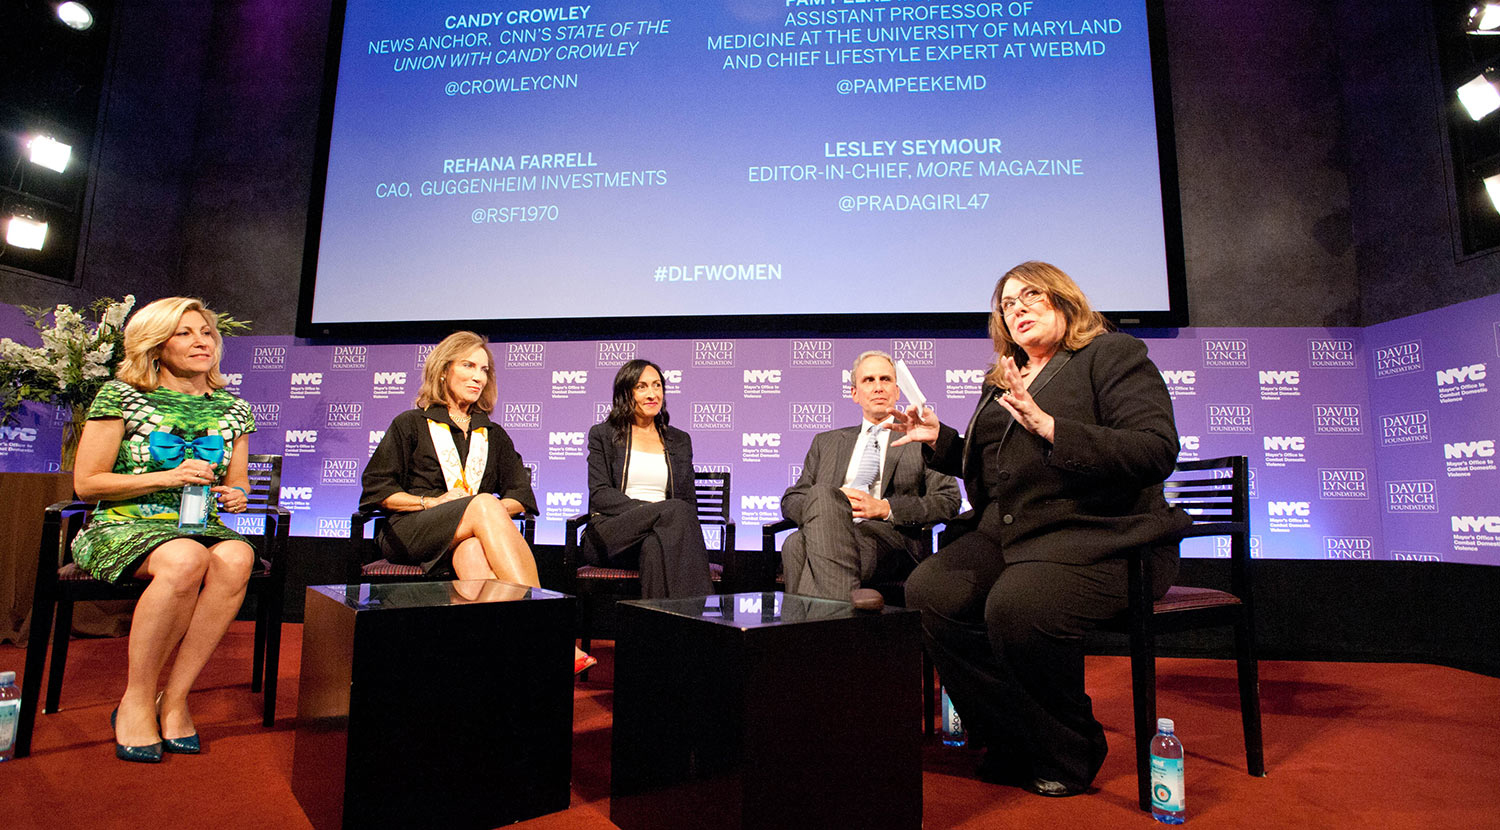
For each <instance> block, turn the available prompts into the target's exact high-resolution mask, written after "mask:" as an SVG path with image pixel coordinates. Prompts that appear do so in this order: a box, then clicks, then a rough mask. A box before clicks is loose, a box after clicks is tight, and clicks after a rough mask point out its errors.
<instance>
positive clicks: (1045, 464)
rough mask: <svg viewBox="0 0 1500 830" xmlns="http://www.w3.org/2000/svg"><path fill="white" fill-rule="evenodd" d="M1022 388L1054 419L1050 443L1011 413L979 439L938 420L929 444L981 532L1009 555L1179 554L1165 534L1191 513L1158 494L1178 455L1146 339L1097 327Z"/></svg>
mask: <svg viewBox="0 0 1500 830" xmlns="http://www.w3.org/2000/svg"><path fill="white" fill-rule="evenodd" d="M1029 390H1030V392H1031V396H1032V398H1033V399H1035V400H1036V403H1037V406H1039V407H1041V408H1042V409H1043V410H1045V411H1046V412H1047V413H1048V414H1049V415H1051V416H1052V417H1053V418H1055V419H1056V423H1057V426H1056V430H1055V433H1054V435H1053V441H1052V443H1050V444H1049V443H1048V442H1047V441H1045V440H1043V439H1042V438H1041V437H1040V436H1037V435H1034V434H1032V433H1030V432H1027V431H1026V429H1025V428H1023V427H1021V426H1019V425H1017V424H1016V423H1015V422H1014V421H1013V420H1012V421H1010V423H1009V425H1008V426H1007V427H1006V428H1005V431H1004V435H1003V436H1002V438H1001V439H1000V441H998V442H992V443H990V444H986V445H983V446H979V445H970V444H968V443H966V441H965V439H964V438H963V437H960V436H959V434H958V433H957V432H956V431H955V430H954V429H953V428H952V427H949V426H947V425H944V426H943V427H942V428H941V429H940V430H939V435H938V439H937V442H936V443H935V444H934V446H932V447H928V448H926V449H925V452H926V456H927V460H928V464H929V466H931V467H933V468H934V469H937V470H940V471H943V472H948V473H951V474H954V475H962V476H963V479H964V488H965V490H966V492H967V493H968V494H969V501H970V503H972V504H973V505H974V516H975V517H977V522H978V530H979V531H980V532H982V533H984V534H985V535H986V536H988V537H990V538H992V539H994V540H996V541H997V542H998V543H999V546H1000V550H1001V555H1003V556H1004V557H1005V561H1006V562H1007V563H1013V562H1025V561H1048V562H1061V563H1065V564H1076V565H1088V564H1093V563H1096V562H1100V561H1103V560H1105V559H1109V558H1113V557H1117V556H1122V555H1124V553H1125V552H1126V551H1128V550H1130V549H1132V548H1137V547H1141V546H1147V545H1150V546H1153V547H1154V548H1156V549H1157V553H1158V555H1160V556H1165V557H1171V558H1174V559H1175V555H1176V550H1177V544H1176V541H1175V538H1172V537H1174V536H1175V534H1176V533H1177V532H1178V531H1180V530H1182V528H1184V527H1186V526H1187V524H1188V523H1189V521H1190V520H1189V518H1188V516H1187V514H1186V513H1184V512H1182V511H1181V510H1179V509H1177V508H1175V507H1171V506H1170V505H1168V504H1167V502H1166V499H1164V498H1163V496H1162V486H1161V482H1162V481H1163V480H1164V479H1165V478H1166V477H1167V476H1168V475H1170V474H1171V472H1172V467H1173V465H1174V464H1175V463H1176V461H1177V450H1178V441H1177V427H1176V423H1175V421H1174V419H1173V416H1172V398H1171V396H1170V395H1169V394H1168V393H1167V386H1166V384H1165V383H1164V382H1163V381H1162V378H1161V372H1160V371H1159V370H1158V369H1157V368H1156V365H1155V364H1153V363H1152V362H1151V359H1150V358H1149V357H1147V356H1146V345H1145V344H1144V343H1142V342H1141V341H1140V340H1137V339H1136V338H1134V337H1131V336H1130V335H1127V334H1120V333H1114V332H1112V333H1108V334H1103V335H1100V336H1099V337H1097V338H1095V339H1094V340H1093V342H1091V343H1089V345H1087V346H1084V347H1083V348H1082V349H1079V350H1078V351H1076V352H1069V351H1066V350H1064V351H1060V352H1058V354H1057V355H1056V356H1054V357H1053V358H1052V359H1051V360H1050V361H1048V362H1047V365H1046V366H1045V367H1043V369H1042V372H1041V374H1040V375H1038V376H1037V378H1036V379H1035V380H1033V381H1032V383H1031V386H1030V387H1029ZM996 391H997V390H996V389H995V387H994V386H992V385H989V384H986V385H985V386H984V388H983V390H982V391H981V393H980V396H979V406H978V407H977V408H976V409H975V413H974V418H972V419H970V422H969V429H968V431H967V433H966V434H972V433H973V431H974V420H975V419H977V418H978V415H979V413H980V411H982V410H983V409H984V407H986V406H993V407H997V408H998V407H999V406H1000V404H999V402H998V401H995V400H993V399H994V398H995V397H996ZM1006 418H1007V419H1009V415H1008V414H1007V415H1006ZM981 453H983V454H989V453H996V454H997V457H996V459H995V462H994V463H993V467H994V468H995V470H996V471H997V475H996V476H995V477H996V478H997V479H998V480H995V481H988V480H986V478H985V468H986V464H985V463H984V458H982V457H981ZM1163 540H1169V541H1163Z"/></svg>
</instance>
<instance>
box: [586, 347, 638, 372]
mask: <svg viewBox="0 0 1500 830" xmlns="http://www.w3.org/2000/svg"><path fill="white" fill-rule="evenodd" d="M635 346H636V344H635V341H634V340H601V341H599V349H598V352H597V355H598V359H597V360H596V361H595V363H596V365H598V366H608V367H611V368H615V367H618V366H619V365H620V364H622V363H627V362H629V361H632V360H635Z"/></svg>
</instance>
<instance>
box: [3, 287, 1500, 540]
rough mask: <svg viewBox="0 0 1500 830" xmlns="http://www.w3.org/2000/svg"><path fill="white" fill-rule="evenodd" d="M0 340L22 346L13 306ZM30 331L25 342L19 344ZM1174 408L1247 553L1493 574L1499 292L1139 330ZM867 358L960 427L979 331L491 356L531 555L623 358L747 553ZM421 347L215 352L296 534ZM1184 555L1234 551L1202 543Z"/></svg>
mask: <svg viewBox="0 0 1500 830" xmlns="http://www.w3.org/2000/svg"><path fill="white" fill-rule="evenodd" d="M0 311H3V314H0V333H9V334H10V336H11V337H14V338H16V339H18V340H27V342H36V340H35V335H34V333H33V332H31V331H29V330H28V329H27V328H26V327H25V322H24V320H23V319H22V318H21V317H20V316H19V314H18V313H17V312H16V310H15V309H13V308H9V307H5V308H4V309H0ZM28 338H29V339H28ZM1147 342H1148V344H1149V345H1150V349H1151V356H1152V358H1153V359H1154V360H1155V362H1156V364H1157V365H1158V366H1159V367H1160V368H1161V370H1162V374H1163V376H1164V378H1165V380H1166V382H1167V385H1168V387H1169V389H1170V390H1171V393H1172V397H1173V400H1174V402H1175V404H1176V411H1177V425H1178V430H1179V432H1180V433H1181V441H1182V454H1181V458H1182V459H1192V458H1210V457H1214V456H1220V455H1246V456H1248V457H1249V458H1250V466H1251V496H1252V505H1253V512H1252V526H1253V529H1254V539H1253V544H1254V547H1255V552H1256V554H1257V555H1259V556H1263V557H1267V558H1287V559H1416V560H1428V561H1449V562H1472V563H1482V564H1500V496H1497V486H1496V485H1497V482H1500V473H1497V471H1496V456H1495V449H1496V447H1495V442H1496V438H1497V436H1500V413H1497V409H1496V405H1495V400H1494V399H1493V398H1492V396H1491V394H1490V391H1489V389H1488V385H1487V384H1488V380H1487V378H1486V373H1487V371H1488V367H1489V365H1490V364H1492V363H1494V362H1495V361H1496V360H1497V358H1500V296H1496V297H1489V298H1485V299H1482V300H1476V301H1473V302H1470V303H1464V304H1461V305H1457V306H1452V307H1450V308H1446V309H1440V310H1437V311H1432V312H1427V313H1424V314H1419V315H1416V316H1413V317H1410V318H1406V319H1403V320H1398V321H1393V322H1390V323H1384V324H1381V325H1377V326H1371V327H1368V328H1365V329H1357V328H1348V329H1314V328H1281V329H1275V328H1272V329H1267V328H1214V329H1207V328H1189V329H1182V330H1180V331H1179V332H1177V336H1175V337H1171V338H1152V339H1149V340H1148V341H1147ZM868 348H879V349H885V350H887V351H889V352H891V353H892V354H893V355H895V356H896V357H899V358H902V359H904V360H905V361H906V363H907V365H908V366H910V367H911V369H912V372H913V374H914V375H915V376H916V378H917V381H918V383H920V384H921V386H922V388H923V391H924V392H925V393H926V395H927V397H928V398H929V399H930V400H931V402H932V404H933V405H934V406H935V407H936V409H937V411H938V413H939V416H940V417H942V418H943V419H944V420H945V421H948V422H952V423H962V422H965V421H967V418H968V416H969V414H970V410H971V409H972V407H973V405H974V400H975V397H976V395H977V394H978V391H979V386H980V383H981V378H982V376H983V373H984V368H985V366H986V365H987V364H988V363H989V362H990V360H991V351H990V348H989V344H988V341H987V340H984V339H978V338H975V339H943V340H934V339H922V338H899V339H891V338H863V339H860V338H840V339H818V338H812V339H783V338H771V339H739V340H727V339H722V340H714V339H684V340H634V341H616V340H605V341H572V342H525V343H496V344H494V346H493V349H494V352H495V361H496V364H497V368H498V372H497V376H498V379H499V384H500V389H499V391H500V402H499V404H498V406H497V409H498V411H497V412H496V413H495V416H496V419H497V420H498V421H499V422H500V423H501V424H502V426H504V427H505V428H506V430H507V431H508V432H509V433H510V435H511V437H512V438H513V439H514V441H515V443H516V446H517V448H518V449H519V451H520V452H521V454H522V456H523V458H525V460H526V462H527V464H528V466H529V467H530V468H531V470H532V475H533V477H534V483H535V486H536V492H537V498H538V502H539V507H540V509H541V511H542V517H541V521H540V522H539V524H538V527H537V541H538V542H540V543H543V544H560V543H561V541H562V534H563V521H564V520H565V519H566V518H567V517H568V516H571V515H574V514H576V513H579V512H582V511H583V510H585V509H586V506H587V501H588V495H587V484H586V478H587V473H586V459H585V456H586V452H587V449H586V446H585V436H586V433H587V431H588V429H589V427H590V426H591V425H593V424H594V423H597V422H598V421H600V420H601V419H602V418H603V416H604V414H605V412H606V411H607V408H608V401H609V399H610V390H611V385H612V381H613V379H614V373H615V370H616V369H617V368H618V367H619V365H620V364H621V363H623V362H624V361H626V360H629V359H631V358H634V357H644V358H649V359H651V360H653V361H655V362H657V363H658V364H660V365H661V366H662V367H663V368H664V369H665V371H666V375H667V383H668V405H669V410H670V412H671V413H672V423H673V424H674V425H677V426H680V427H682V428H684V429H686V430H688V431H689V432H691V433H692V436H693V445H694V451H695V461H696V462H697V464H698V465H699V466H700V467H701V468H703V469H710V470H726V471H728V472H730V473H731V474H732V476H733V479H732V482H733V496H734V502H735V508H736V510H735V515H734V518H735V520H736V521H737V522H738V523H739V525H740V527H741V530H740V533H739V534H737V538H738V540H739V545H740V546H741V547H743V548H754V547H757V546H759V544H760V534H758V533H756V532H753V531H751V530H750V527H751V526H755V525H761V524H766V523H769V522H772V521H775V520H777V519H779V518H780V515H781V514H780V504H779V503H780V496H781V493H782V492H783V491H784V490H785V489H786V487H787V486H788V485H789V484H790V483H791V482H792V481H794V480H795V479H796V478H797V476H798V474H799V473H800V472H801V464H802V460H803V456H804V455H805V453H806V452H807V448H808V446H809V444H810V443H811V441H812V436H813V435H814V434H816V433H817V432H819V431H822V430H826V429H832V428H834V427H839V426H846V425H849V424H851V423H855V422H856V420H857V419H858V418H859V410H858V407H857V406H855V405H854V404H853V403H852V402H850V401H849V399H848V386H847V384H848V368H849V364H850V363H851V362H852V361H853V359H854V357H855V356H856V355H857V354H858V353H859V352H860V351H862V350H864V349H868ZM430 349H431V345H373V346H360V345H344V346H329V345H309V344H307V343H306V342H304V341H299V340H297V339H295V338H291V337H241V338H234V339H231V340H229V341H228V345H227V347H226V354H225V357H224V361H223V365H224V370H225V372H226V374H227V375H228V376H229V378H230V380H231V386H230V389H231V390H232V391H233V392H235V393H236V394H238V395H240V396H242V397H244V398H245V399H246V400H248V401H250V402H251V404H252V406H253V407H254V409H255V415H256V421H257V423H258V425H259V431H258V432H257V433H256V434H254V435H253V436H252V437H251V449H252V451H254V452H262V453H282V454H284V455H285V456H286V460H285V463H284V468H283V477H282V485H283V486H282V492H281V499H282V504H283V505H285V506H286V507H288V508H289V509H290V510H292V511H293V515H294V518H293V521H292V532H293V533H294V534H297V535H303V536H328V537H344V536H346V535H347V533H348V523H349V514H350V512H351V511H353V509H354V508H355V506H356V504H357V501H358V498H359V492H360V484H359V480H360V474H361V471H362V470H363V467H364V464H365V461H366V459H368V458H369V456H370V453H371V451H373V449H374V447H375V445H376V444H377V443H378V442H379V440H380V438H381V436H382V435H383V434H384V430H385V427H386V425H387V424H388V423H389V422H390V420H391V419H392V418H393V417H394V416H395V415H396V414H397V413H399V412H401V411H402V410H403V409H406V408H409V407H410V406H411V405H412V399H413V397H414V396H415V393H416V389H417V387H418V385H419V383H420V380H421V367H422V362H423V360H424V358H425V357H426V354H427V352H428V350H430ZM60 433H61V424H60V420H59V418H58V417H57V416H56V415H55V414H54V413H53V412H51V411H50V410H44V409H43V408H31V407H28V408H27V409H26V410H25V411H24V412H23V414H22V419H21V423H20V424H18V425H10V426H5V427H0V469H4V470H8V471H47V470H55V469H57V449H58V443H59V441H60ZM1184 554H1185V555H1188V556H1204V557H1211V556H1219V555H1227V551H1225V550H1223V549H1221V548H1219V547H1216V543H1215V541H1214V540H1194V541H1193V542H1191V543H1189V545H1188V546H1185V548H1184Z"/></svg>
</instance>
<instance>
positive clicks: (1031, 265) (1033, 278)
mask: <svg viewBox="0 0 1500 830" xmlns="http://www.w3.org/2000/svg"><path fill="white" fill-rule="evenodd" d="M1013 279H1014V280H1020V281H1021V282H1024V283H1026V284H1027V285H1029V286H1031V287H1033V288H1035V289H1036V290H1038V291H1040V292H1042V294H1043V295H1044V296H1045V297H1046V298H1047V302H1048V303H1050V304H1051V305H1052V308H1053V309H1055V310H1056V311H1057V312H1058V313H1059V314H1061V315H1062V316H1063V321H1064V323H1066V325H1065V326H1064V328H1063V340H1062V348H1064V349H1067V350H1069V351H1077V350H1079V349H1081V348H1083V347H1084V346H1087V345H1088V344H1089V343H1091V342H1093V339H1094V338H1095V337H1098V336H1099V335H1101V334H1103V333H1105V332H1107V331H1110V330H1112V329H1113V328H1114V327H1113V326H1112V325H1110V322H1109V321H1108V320H1106V319H1104V315H1102V314H1100V313H1099V312H1097V311H1095V310H1094V309H1093V308H1092V307H1090V306H1089V298H1088V297H1086V296H1084V293H1083V289H1082V288H1079V287H1078V283H1076V282H1074V281H1073V278H1072V277H1070V276H1068V275H1067V272H1065V271H1063V269H1061V268H1059V267H1057V266H1056V265H1053V264H1051V263H1047V262H1039V261H1037V260H1031V261H1029V262H1023V263H1021V264H1020V265H1017V266H1016V267H1014V268H1012V269H1010V270H1009V271H1006V272H1005V276H1003V277H1001V278H1000V281H999V282H997V283H995V293H994V294H993V295H991V297H990V340H991V342H993V343H994V344H995V355H996V358H997V359H996V362H995V365H994V366H992V367H990V371H989V374H988V375H987V376H985V380H986V381H989V382H990V383H994V384H995V385H997V386H998V385H1000V384H999V380H1000V364H999V360H998V358H1000V357H1005V356H1007V355H1009V356H1010V358H1011V359H1013V360H1015V362H1016V365H1017V366H1025V365H1026V362H1027V361H1028V360H1030V357H1029V356H1028V355H1027V354H1026V350H1025V349H1022V348H1021V346H1020V344H1018V343H1016V341H1015V340H1014V339H1013V338H1012V337H1011V336H1010V328H1009V327H1008V326H1007V325H1006V323H1005V315H1004V314H1003V313H1002V312H1001V311H1000V292H1002V291H1004V290H1005V283H1006V282H1008V281H1010V280H1013Z"/></svg>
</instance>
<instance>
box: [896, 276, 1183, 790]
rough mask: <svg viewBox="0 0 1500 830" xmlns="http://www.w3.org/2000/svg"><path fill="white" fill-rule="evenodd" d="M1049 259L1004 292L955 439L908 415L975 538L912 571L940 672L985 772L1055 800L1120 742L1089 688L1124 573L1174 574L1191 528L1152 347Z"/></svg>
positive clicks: (927, 416) (1123, 600)
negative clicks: (1178, 504) (980, 375)
mask: <svg viewBox="0 0 1500 830" xmlns="http://www.w3.org/2000/svg"><path fill="white" fill-rule="evenodd" d="M1109 328H1110V327H1109V325H1108V323H1107V322H1106V321H1105V319H1104V318H1103V317H1102V316H1100V315H1099V314H1098V313H1097V312H1095V311H1093V310H1092V309H1091V308H1090V307H1089V303H1088V299H1087V298H1086V297H1085V296H1084V294H1083V291H1082V289H1080V288H1079V287H1078V285H1077V284H1076V283H1075V282H1073V280H1072V278H1071V277H1069V276H1068V275H1067V274H1065V273H1063V271H1062V270H1060V269H1059V268H1057V267H1056V266H1053V265H1048V264H1047V263H1045V262H1024V263H1022V264H1020V265H1017V266H1016V267H1015V268H1012V269H1011V270H1010V271H1008V272H1007V273H1006V274H1005V276H1003V277H1001V278H1000V281H999V282H998V283H996V285H995V293H994V296H993V298H992V299H991V301H990V336H991V338H992V339H993V340H994V343H995V351H996V355H997V360H996V362H995V366H994V368H993V369H992V370H991V371H990V373H989V375H988V376H987V377H986V378H985V383H984V387H983V389H982V390H981V392H980V395H979V406H978V408H977V409H976V410H975V412H974V416H973V418H972V419H971V420H970V421H969V426H968V429H967V430H966V431H965V434H964V435H962V436H960V435H959V434H958V433H957V432H956V431H954V429H953V428H952V427H950V426H947V425H946V424H940V423H939V422H938V419H937V417H936V415H935V414H934V413H933V412H932V410H930V409H928V410H922V411H918V410H917V409H916V408H912V409H909V410H908V411H907V412H905V413H897V416H896V419H897V423H896V425H895V426H894V427H893V428H894V429H897V430H899V431H904V432H905V433H906V436H905V437H904V438H903V439H900V440H898V441H894V442H892V445H895V444H897V443H904V442H905V441H909V440H915V441H921V442H923V443H924V444H926V445H927V446H926V447H924V455H925V456H926V458H927V465H928V466H929V467H931V468H932V469H934V470H937V471H939V472H944V473H951V474H953V475H961V476H962V477H963V480H964V489H965V490H966V491H967V492H968V494H969V500H970V501H971V502H973V505H974V511H973V519H972V521H969V522H964V523H958V524H959V525H960V527H958V528H955V529H957V530H967V533H964V534H963V535H961V536H960V537H959V538H958V539H957V540H955V541H951V542H949V543H948V544H946V545H944V546H943V548H942V550H939V551H938V552H937V554H936V555H934V556H931V557H929V558H928V559H926V560H925V561H923V562H922V564H920V565H918V566H917V569H916V570H915V571H913V572H912V575H911V577H910V578H908V580H907V583H906V602H907V605H908V606H909V607H912V608H916V609H918V610H920V611H921V612H922V628H923V633H924V636H925V641H926V646H927V648H928V650H929V651H930V653H931V654H932V659H933V662H935V663H936V664H937V667H938V671H939V672H940V673H941V674H942V676H943V683H944V685H945V687H946V688H947V689H948V692H949V694H950V695H951V696H952V698H953V705H954V706H955V707H956V708H957V709H958V712H959V714H960V715H961V716H962V717H963V721H964V726H965V727H966V728H967V729H968V730H969V732H970V734H971V735H973V736H974V737H975V738H976V739H977V740H978V741H979V742H981V743H983V744H984V745H985V746H986V747H988V751H987V754H986V755H985V759H984V763H983V764H982V765H981V767H980V774H981V776H982V777H985V778H987V779H990V780H993V781H996V782H997V783H1008V784H1016V785H1019V786H1021V787H1023V788H1025V789H1027V790H1030V791H1031V792H1034V793H1037V794H1039V795H1047V796H1068V795H1075V794H1077V793H1080V792H1083V791H1084V790H1085V789H1086V788H1087V787H1088V786H1089V784H1090V783H1091V782H1092V781H1093V780H1094V776H1095V775H1096V774H1097V773H1098V772H1099V767H1100V765H1101V764H1103V763H1104V756H1105V753H1106V752H1107V751H1108V747H1107V745H1106V743H1105V740H1104V728H1103V727H1102V726H1100V725H1099V722H1098V721H1097V720H1095V718H1094V713H1093V705H1092V702H1091V701H1090V700H1089V696H1088V693H1087V692H1086V691H1085V690H1084V677H1083V636H1084V634H1085V633H1086V632H1087V631H1089V630H1090V629H1092V628H1094V627H1096V626H1097V625H1098V624H1099V623H1101V622H1103V621H1105V620H1108V619H1111V618H1113V617H1115V616H1118V615H1119V614H1120V613H1122V612H1123V611H1124V610H1125V607H1126V605H1127V595H1126V581H1127V574H1126V563H1127V555H1128V554H1129V552H1130V551H1131V550H1135V549H1141V550H1144V551H1145V552H1146V554H1147V555H1149V556H1152V557H1153V561H1154V563H1155V565H1156V572H1155V578H1156V583H1157V584H1156V585H1154V586H1152V587H1153V590H1154V591H1155V594H1156V596H1161V595H1162V594H1163V593H1165V592H1166V590H1167V588H1168V587H1169V586H1170V585H1171V582H1172V578H1173V577H1174V576H1175V575H1176V573H1177V540H1176V533H1177V532H1179V531H1180V530H1181V529H1182V528H1183V527H1184V526H1185V525H1186V524H1187V523H1188V517H1187V515H1186V514H1184V513H1183V512H1182V511H1181V510H1178V509H1176V508H1173V507H1170V506H1169V505H1168V504H1167V502H1166V500H1165V499H1164V498H1163V496H1162V485H1161V482H1162V480H1163V479H1165V478H1166V477H1167V475H1168V474H1170V473H1171V472H1172V465H1173V463H1174V462H1175V461H1176V459H1177V429H1176V426H1175V423H1174V420H1173V416H1172V399H1171V397H1170V396H1169V395H1168V394H1167V388H1166V384H1165V383H1163V382H1162V379H1161V372H1160V371H1158V370H1157V368H1156V366H1155V365H1153V364H1152V362H1151V359H1150V358H1149V357H1147V356H1146V346H1145V344H1144V343H1142V342H1141V341H1140V340H1137V339H1136V338H1134V337H1131V336H1129V335H1126V334H1121V333H1118V332H1113V331H1110V330H1109Z"/></svg>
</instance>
